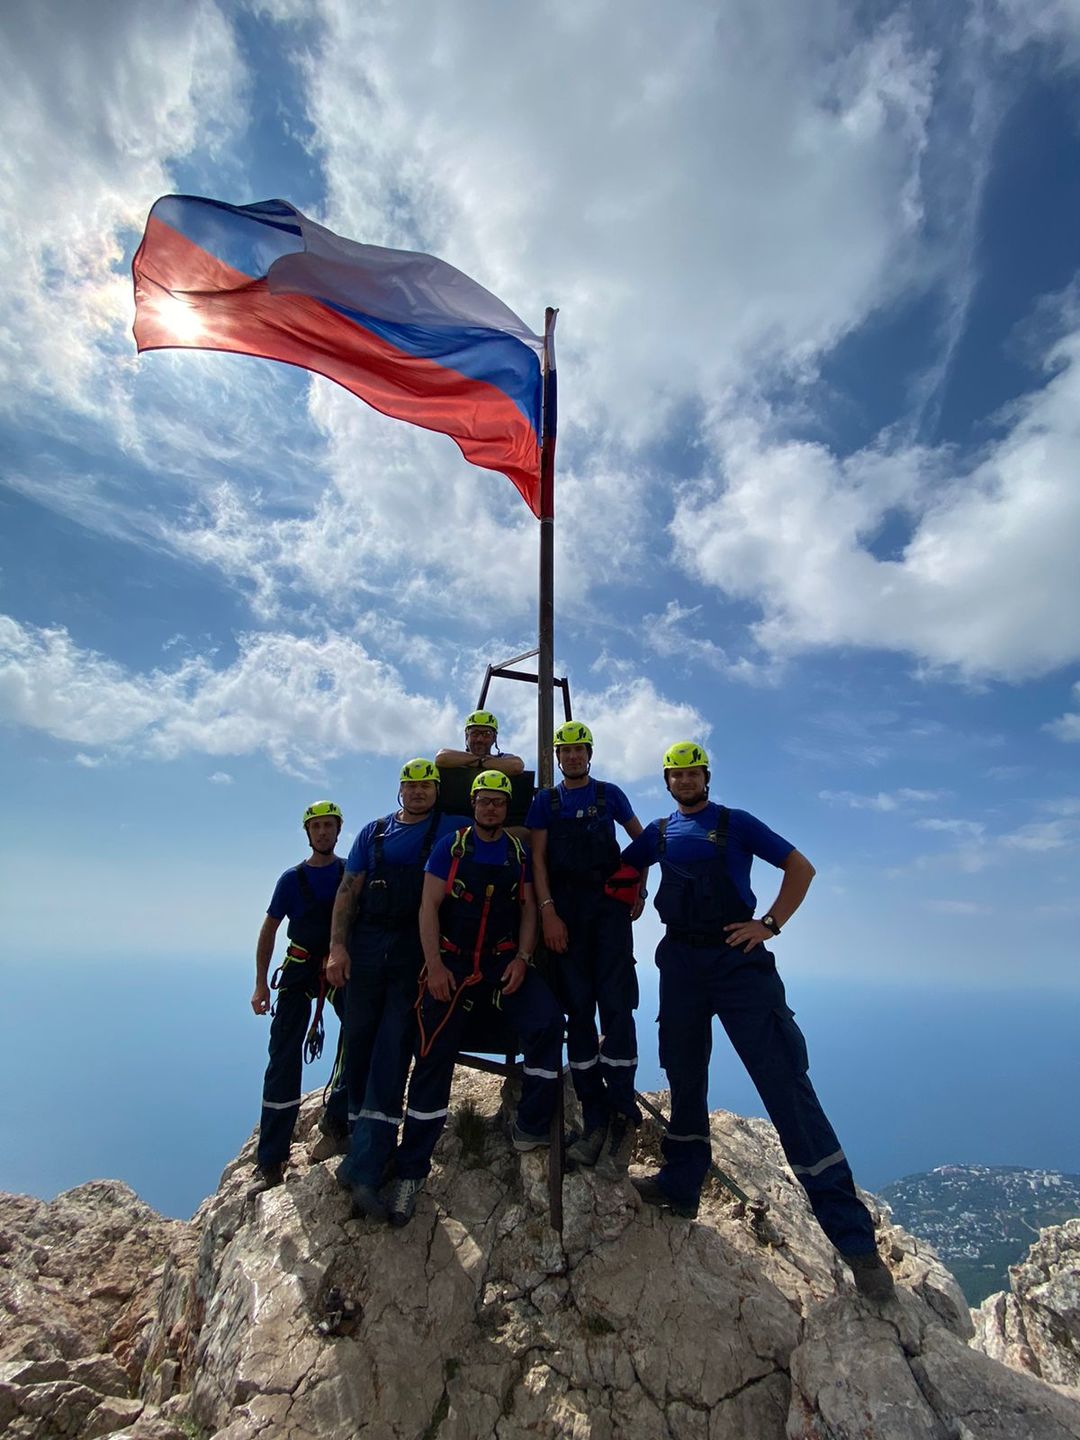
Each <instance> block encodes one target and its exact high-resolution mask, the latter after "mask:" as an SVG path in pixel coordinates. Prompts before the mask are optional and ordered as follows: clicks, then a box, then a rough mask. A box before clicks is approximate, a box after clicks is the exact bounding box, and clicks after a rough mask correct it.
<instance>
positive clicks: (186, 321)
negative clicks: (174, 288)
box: [157, 295, 203, 343]
mask: <svg viewBox="0 0 1080 1440" xmlns="http://www.w3.org/2000/svg"><path fill="white" fill-rule="evenodd" d="M157 313H158V318H159V319H160V320H161V322H162V324H163V325H165V326H167V327H168V329H170V330H171V331H172V333H173V335H174V336H175V337H176V339H177V340H179V341H181V342H184V343H190V342H191V341H192V340H197V339H198V338H199V336H200V335H201V334H202V328H203V326H202V321H201V320H200V319H199V317H198V315H196V314H195V312H194V310H192V309H190V308H189V306H187V305H186V304H185V303H184V301H183V300H177V299H175V298H174V297H173V296H171V295H169V296H166V297H164V298H163V299H161V300H159V301H158V302H157Z"/></svg>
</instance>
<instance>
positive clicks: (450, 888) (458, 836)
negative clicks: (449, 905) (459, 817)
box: [444, 825, 472, 895]
mask: <svg viewBox="0 0 1080 1440" xmlns="http://www.w3.org/2000/svg"><path fill="white" fill-rule="evenodd" d="M471 837H472V826H471V825H465V826H463V827H462V829H460V830H455V831H454V840H453V843H452V844H451V846H450V870H449V873H448V874H447V877H446V889H445V891H444V894H446V895H452V894H453V893H454V881H455V880H456V879H457V872H458V866H459V865H460V864H461V861H462V857H463V856H464V855H465V853H466V850H467V849H471V846H470V845H469V841H470V839H471Z"/></svg>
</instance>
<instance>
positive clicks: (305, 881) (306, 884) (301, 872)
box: [293, 860, 315, 905]
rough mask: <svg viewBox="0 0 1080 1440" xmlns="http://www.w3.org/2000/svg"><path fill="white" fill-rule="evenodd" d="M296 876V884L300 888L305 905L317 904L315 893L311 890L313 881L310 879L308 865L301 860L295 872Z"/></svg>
mask: <svg viewBox="0 0 1080 1440" xmlns="http://www.w3.org/2000/svg"><path fill="white" fill-rule="evenodd" d="M293 874H294V875H295V876H296V883H297V885H298V886H299V888H300V898H301V899H302V900H303V902H304V904H305V905H314V904H315V891H314V890H313V889H312V888H311V880H310V879H309V878H308V873H307V864H306V862H305V861H303V860H301V862H300V864H299V865H297V866H296V868H295V869H294V871H293Z"/></svg>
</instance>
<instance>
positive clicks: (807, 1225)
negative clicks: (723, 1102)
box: [0, 1070, 1080, 1440]
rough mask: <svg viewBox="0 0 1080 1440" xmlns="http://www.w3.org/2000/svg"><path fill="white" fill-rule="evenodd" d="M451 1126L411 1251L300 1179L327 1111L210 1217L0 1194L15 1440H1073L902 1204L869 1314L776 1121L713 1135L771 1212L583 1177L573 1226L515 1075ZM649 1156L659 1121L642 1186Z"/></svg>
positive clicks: (246, 1172)
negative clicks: (886, 1280) (523, 1127)
mask: <svg viewBox="0 0 1080 1440" xmlns="http://www.w3.org/2000/svg"><path fill="white" fill-rule="evenodd" d="M657 1099H658V1102H659V1103H661V1104H663V1099H664V1097H657ZM453 1106H454V1114H453V1116H452V1122H451V1125H450V1126H449V1127H448V1129H447V1131H446V1134H445V1135H444V1137H443V1140H442V1141H441V1143H440V1145H439V1148H438V1150H437V1151H436V1168H435V1170H434V1172H433V1174H432V1176H431V1178H430V1180H429V1181H428V1183H427V1185H426V1187H425V1189H424V1191H423V1192H422V1194H421V1196H420V1199H419V1203H418V1205H417V1210H416V1215H415V1218H414V1219H413V1221H412V1223H411V1224H410V1225H408V1226H407V1227H405V1228H404V1229H402V1230H397V1231H395V1230H391V1229H390V1228H388V1227H386V1226H381V1225H377V1224H375V1223H374V1222H372V1221H369V1220H366V1219H353V1218H351V1215H350V1199H349V1196H348V1194H347V1193H345V1192H344V1191H343V1190H342V1189H341V1188H340V1187H339V1186H338V1185H337V1183H336V1181H335V1178H334V1167H335V1164H336V1161H333V1160H330V1161H318V1162H312V1161H309V1160H308V1159H307V1158H306V1155H307V1154H308V1148H309V1146H310V1145H311V1144H312V1142H313V1141H314V1140H315V1138H316V1132H314V1124H315V1120H316V1116H317V1107H316V1102H315V1101H314V1100H311V1101H309V1102H308V1103H306V1104H305V1106H304V1110H303V1113H302V1115H301V1121H300V1124H299V1126H298V1128H297V1141H296V1143H295V1144H294V1147H293V1164H292V1166H291V1167H290V1169H289V1171H288V1172H287V1178H286V1181H285V1184H283V1185H281V1186H278V1187H277V1188H274V1189H271V1190H266V1191H263V1192H262V1193H258V1194H253V1193H252V1161H253V1146H252V1144H251V1143H249V1144H248V1146H247V1147H246V1148H245V1150H244V1151H243V1152H242V1153H241V1155H240V1156H239V1157H238V1158H237V1160H236V1161H235V1162H234V1163H233V1164H232V1165H230V1166H229V1168H228V1169H227V1170H226V1172H225V1174H224V1175H223V1177H222V1180H221V1184H220V1186H219V1188H218V1190H217V1193H216V1194H214V1195H213V1196H211V1197H210V1199H208V1200H207V1201H206V1202H204V1204H203V1205H202V1206H201V1207H200V1209H199V1211H198V1212H197V1214H196V1215H195V1217H194V1218H193V1219H192V1220H191V1221H190V1222H180V1221H166V1220H162V1219H161V1218H160V1217H158V1216H156V1215H155V1214H154V1213H153V1212H152V1211H150V1210H149V1209H148V1207H146V1206H145V1205H143V1204H142V1203H141V1202H140V1201H139V1200H138V1199H137V1197H135V1196H134V1195H133V1194H132V1193H131V1192H130V1191H129V1190H127V1189H126V1187H124V1186H122V1185H118V1184H115V1183H111V1182H110V1183H106V1182H93V1183H91V1184H89V1185H83V1186H80V1187H79V1188H78V1189H76V1190H73V1191H70V1192H68V1193H67V1194H65V1195H61V1196H59V1197H58V1198H57V1199H56V1200H54V1201H53V1202H51V1203H49V1204H46V1203H45V1202H42V1201H37V1200H32V1199H28V1198H27V1197H25V1196H6V1197H0V1316H2V1320H3V1327H2V1332H0V1433H3V1434H4V1435H5V1436H9V1437H11V1440H53V1437H72V1440H74V1437H79V1440H84V1437H85V1440H95V1437H109V1440H120V1437H124V1440H194V1437H211V1436H215V1437H221V1440H255V1437H256V1436H261V1437H266V1440H354V1437H362V1440H436V1437H438V1440H475V1437H483V1440H487V1437H489V1436H494V1437H497V1440H524V1437H526V1436H529V1437H538V1436H539V1437H543V1436H551V1437H556V1436H558V1437H564V1436H568V1437H575V1440H617V1437H623V1436H626V1437H633V1440H727V1437H730V1440H856V1437H858V1440H870V1437H873V1440H923V1437H925V1440H983V1437H986V1440H1067V1437H1074V1440H1080V1392H1077V1391H1074V1390H1069V1389H1068V1388H1067V1387H1062V1386H1055V1385H1052V1384H1050V1383H1047V1380H1046V1379H1044V1378H1040V1377H1039V1374H1037V1373H1035V1372H1034V1370H1033V1368H1032V1367H1031V1366H1030V1365H1029V1366H1028V1367H1027V1373H1022V1372H1021V1370H1018V1369H1016V1368H1014V1367H1012V1366H1009V1365H1006V1364H1003V1363H1001V1360H1000V1359H998V1358H994V1357H993V1356H991V1355H988V1354H985V1353H981V1352H980V1351H978V1350H976V1349H975V1348H973V1347H972V1345H970V1344H969V1343H968V1342H969V1340H970V1338H971V1336H972V1322H971V1317H970V1314H969V1311H968V1309H967V1306H966V1304H965V1302H964V1299H963V1296H962V1294H961V1292H960V1290H959V1288H958V1286H957V1284H956V1282H955V1281H954V1280H953V1278H952V1277H951V1275H949V1273H948V1272H947V1271H946V1270H945V1269H944V1267H943V1266H942V1264H941V1262H940V1261H939V1260H938V1259H937V1257H936V1255H935V1254H934V1252H933V1251H932V1250H930V1249H929V1248H928V1247H927V1246H926V1245H925V1244H923V1243H922V1242H920V1241H916V1240H914V1239H913V1238H912V1237H911V1236H910V1235H908V1234H907V1233H905V1232H904V1231H903V1230H901V1229H899V1228H897V1227H896V1226H894V1225H892V1224H891V1223H890V1221H889V1218H888V1213H887V1211H886V1210H885V1209H884V1207H881V1206H878V1207H877V1210H878V1221H879V1224H878V1244H879V1250H880V1253H881V1254H882V1256H883V1257H884V1259H885V1261H886V1262H887V1264H888V1265H889V1267H890V1269H891V1271H892V1273H893V1275H894V1277H895V1280H896V1282H897V1298H896V1299H895V1300H894V1301H890V1302H887V1303H886V1304H884V1305H882V1306H880V1307H875V1306H874V1305H872V1304H871V1303H869V1302H867V1301H865V1300H864V1299H862V1298H861V1297H860V1296H859V1295H858V1294H857V1293H856V1291H855V1288H854V1285H853V1283H852V1280H851V1276H850V1273H849V1271H848V1270H847V1269H846V1267H845V1266H844V1265H843V1264H842V1263H841V1262H840V1260H839V1259H838V1257H837V1256H836V1255H835V1253H834V1252H833V1250H832V1249H831V1247H830V1246H829V1245H828V1243H827V1242H826V1240H825V1238H824V1236H823V1235H822V1234H821V1232H820V1231H819V1230H818V1229H817V1227H816V1225H815V1224H814V1221H813V1219H812V1216H811V1214H810V1210H809V1207H808V1206H807V1204H806V1201H805V1199H804V1198H803V1193H802V1191H801V1189H800V1187H799V1186H798V1185H797V1184H796V1182H795V1181H794V1179H793V1178H792V1176H791V1175H790V1173H789V1172H788V1171H787V1169H786V1166H785V1165H784V1162H783V1157H782V1155H781V1153H780V1151H779V1148H778V1145H777V1142H776V1138H775V1135H774V1133H773V1131H772V1128H771V1127H770V1126H769V1125H767V1124H766V1123H765V1122H764V1121H758V1120H745V1119H741V1118H739V1117H737V1116H734V1115H730V1114H726V1113H724V1112H719V1113H717V1114H715V1115H713V1116H712V1122H711V1123H712V1134H713V1147H714V1154H715V1157H716V1160H717V1163H718V1164H719V1165H720V1166H722V1167H723V1169H724V1170H725V1171H726V1172H727V1173H728V1174H729V1175H731V1176H734V1177H736V1178H737V1180H738V1182H739V1184H740V1186H741V1187H742V1188H743V1190H744V1191H746V1192H747V1193H748V1195H749V1196H750V1198H751V1200H752V1201H753V1202H754V1203H752V1204H750V1205H746V1204H744V1203H743V1202H742V1201H740V1200H739V1199H738V1198H737V1197H736V1196H735V1195H734V1194H733V1193H732V1192H731V1190H730V1189H727V1188H725V1187H724V1186H723V1185H722V1184H720V1183H719V1182H714V1183H711V1184H710V1187H709V1189H708V1190H707V1192H706V1194H705V1196H704V1198H703V1204H702V1207H701V1211H700V1214H699V1216H698V1219H697V1220H695V1221H687V1220H682V1219H678V1218H675V1217H672V1216H670V1215H665V1214H661V1213H659V1212H657V1211H655V1210H653V1209H651V1208H650V1207H648V1206H645V1205H643V1204H642V1203H641V1201H640V1199H639V1198H638V1196H637V1194H636V1192H635V1191H634V1190H633V1187H632V1186H631V1185H630V1184H629V1182H628V1181H627V1180H618V1181H612V1180H607V1179H604V1178H602V1177H600V1176H598V1175H596V1174H594V1173H593V1172H592V1171H589V1170H586V1171H582V1172H579V1173H576V1174H571V1175H568V1176H567V1177H566V1180H565V1185H564V1192H563V1198H564V1225H563V1231H562V1234H561V1235H560V1234H559V1233H557V1232H556V1231H555V1230H553V1229H552V1228H551V1225H550V1223H549V1211H548V1182H547V1164H546V1158H545V1156H544V1154H543V1153H542V1152H533V1153H530V1154H526V1155H518V1154H516V1153H515V1152H514V1151H513V1149H512V1147H511V1145H510V1143H509V1140H508V1138H507V1132H506V1123H505V1116H504V1109H503V1104H502V1094H501V1087H500V1084H499V1082H498V1081H497V1080H495V1079H492V1078H490V1077H484V1076H477V1075H473V1074H470V1073H466V1072H463V1071H460V1070H459V1077H458V1080H457V1082H456V1085H455V1095H454V1101H453ZM658 1145H659V1129H658V1127H657V1126H655V1125H654V1124H653V1123H652V1122H648V1123H646V1125H644V1126H643V1127H642V1129H641V1131H640V1132H639V1136H638V1143H637V1148H636V1151H635V1154H634V1157H633V1161H632V1166H631V1173H633V1174H637V1173H647V1172H648V1171H649V1170H651V1169H652V1168H654V1166H655V1164H656V1162H657V1158H658ZM867 1198H868V1199H869V1200H870V1203H871V1204H872V1205H873V1203H874V1202H873V1200H872V1197H867ZM766 1207H767V1208H766ZM1029 1344H1030V1336H1029ZM1004 1358H1009V1357H1008V1356H1005V1357H1004ZM1014 1358H1015V1357H1014ZM1045 1372H1046V1365H1045V1364H1044V1365H1043V1372H1042V1373H1044V1374H1045Z"/></svg>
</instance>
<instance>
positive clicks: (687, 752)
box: [664, 740, 709, 770]
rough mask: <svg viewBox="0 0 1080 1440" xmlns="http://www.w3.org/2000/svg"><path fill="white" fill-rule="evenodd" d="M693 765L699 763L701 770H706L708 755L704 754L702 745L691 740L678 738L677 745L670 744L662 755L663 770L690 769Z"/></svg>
mask: <svg viewBox="0 0 1080 1440" xmlns="http://www.w3.org/2000/svg"><path fill="white" fill-rule="evenodd" d="M695 765H700V766H701V768H702V769H703V770H707V769H708V768H709V757H708V755H706V754H705V751H704V749H703V748H702V746H700V745H698V744H696V743H695V742H694V741H693V740H680V741H679V743H678V744H677V745H672V747H671V748H670V750H668V751H667V752H666V753H665V755H664V769H665V770H691V769H693V767H694V766H695Z"/></svg>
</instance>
